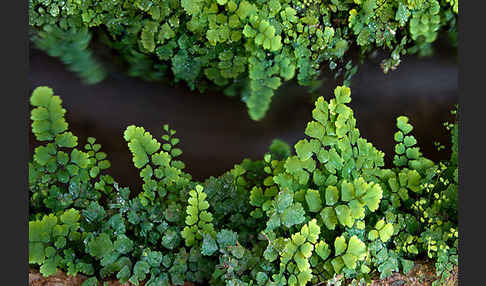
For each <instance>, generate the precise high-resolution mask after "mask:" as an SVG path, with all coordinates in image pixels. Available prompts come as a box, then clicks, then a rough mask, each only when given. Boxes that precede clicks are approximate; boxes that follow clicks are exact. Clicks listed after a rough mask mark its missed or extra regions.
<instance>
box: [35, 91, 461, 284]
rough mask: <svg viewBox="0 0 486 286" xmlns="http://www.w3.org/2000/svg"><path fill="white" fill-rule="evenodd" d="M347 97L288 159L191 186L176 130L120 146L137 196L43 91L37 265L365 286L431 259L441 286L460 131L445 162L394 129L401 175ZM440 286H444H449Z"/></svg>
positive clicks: (325, 112)
mask: <svg viewBox="0 0 486 286" xmlns="http://www.w3.org/2000/svg"><path fill="white" fill-rule="evenodd" d="M350 94H351V92H350V89H349V88H347V87H346V86H339V87H337V88H336V89H335V92H334V97H333V98H331V99H330V100H329V101H327V100H325V99H324V98H323V97H320V98H318V99H317V101H316V103H315V108H314V110H313V111H312V117H313V120H312V121H311V122H309V123H308V125H307V128H306V129H305V135H307V138H304V139H302V140H300V141H298V142H297V143H296V144H295V146H294V148H293V149H294V150H295V153H293V151H292V149H291V148H290V146H288V145H287V144H286V143H284V142H282V141H279V140H276V141H274V143H273V144H272V145H271V146H270V150H269V152H268V153H267V154H265V156H264V158H263V160H256V161H252V160H249V159H245V160H243V161H242V162H241V163H240V164H237V165H235V166H234V168H233V169H232V170H229V171H228V172H226V173H225V174H223V175H221V176H220V177H216V178H215V177H211V178H209V179H207V180H206V181H204V182H196V181H194V180H193V179H192V177H191V175H190V174H188V173H186V172H185V171H184V167H185V166H184V163H182V162H181V161H179V160H177V157H178V156H179V155H180V154H181V152H182V151H181V150H180V149H179V148H177V144H178V142H179V139H178V138H177V137H175V134H176V132H175V131H174V130H172V129H171V128H169V127H168V126H167V125H165V126H164V128H163V129H164V134H163V135H162V136H161V138H160V140H158V139H157V138H154V137H153V136H152V135H151V134H150V133H149V132H147V131H145V130H144V129H143V128H142V127H136V126H129V127H128V128H127V129H126V131H125V134H124V138H125V140H126V141H127V143H128V148H129V150H130V152H131V153H132V155H133V163H134V166H135V167H136V168H137V169H138V170H139V171H140V177H141V183H142V185H141V189H140V190H136V192H134V193H132V192H131V191H130V190H129V189H128V188H123V187H120V186H118V184H117V183H116V182H115V181H114V179H113V178H112V177H110V176H109V175H108V174H107V173H106V172H107V170H108V169H109V167H110V164H109V162H108V160H107V159H106V158H107V155H106V154H105V153H103V152H102V151H101V146H100V145H99V144H97V143H96V141H95V139H94V138H91V137H90V138H88V142H87V144H86V145H85V146H84V148H80V147H79V146H78V138H77V137H76V136H74V135H73V134H72V133H71V132H69V131H68V124H67V122H66V120H65V117H64V116H65V112H66V111H65V109H63V108H62V105H61V103H62V102H61V99H60V98H59V97H58V96H56V95H54V93H53V90H52V89H50V88H48V87H38V88H37V89H35V90H34V92H33V94H32V97H31V104H32V105H33V107H34V108H33V110H32V115H31V119H32V121H33V122H32V132H33V133H34V135H35V136H36V138H37V140H38V141H39V142H41V143H42V144H41V145H40V146H38V147H37V148H36V149H35V154H34V157H33V159H32V161H31V162H30V163H29V171H30V173H29V186H30V214H29V263H30V264H31V265H38V266H40V272H41V273H42V274H43V275H45V276H48V275H52V274H54V273H55V272H56V271H57V270H58V269H61V270H63V271H66V272H67V274H68V275H76V274H77V273H82V274H85V275H87V276H89V277H90V278H89V279H87V280H86V281H85V282H84V284H83V286H89V285H99V284H98V283H99V281H101V280H104V279H107V278H114V277H116V279H118V280H120V282H121V283H125V282H127V281H129V282H130V283H132V284H134V285H139V284H140V283H142V281H143V282H144V283H145V284H144V285H147V286H150V285H167V286H168V285H183V284H184V282H188V281H190V282H195V283H197V284H202V283H209V284H211V285H260V286H263V285H266V286H270V285H308V284H311V283H312V284H313V285H315V284H317V283H320V282H326V281H329V280H331V279H335V277H336V275H338V274H342V275H344V276H345V277H346V278H349V279H352V280H354V281H355V282H356V283H361V282H369V281H370V280H371V279H372V277H374V275H377V274H379V276H380V277H382V278H384V277H387V276H389V275H391V274H392V272H396V271H401V272H404V273H407V272H408V271H410V269H411V268H412V267H413V265H414V259H416V258H421V257H422V258H423V257H425V256H428V257H429V258H430V259H432V260H433V261H434V262H435V265H436V271H437V274H438V277H439V278H440V279H445V278H447V275H448V274H449V272H450V270H451V269H452V267H453V266H454V265H457V263H458V261H457V255H458V253H457V237H458V232H457V194H458V165H457V160H458V141H457V140H458V139H457V133H458V125H457V123H455V124H448V125H447V128H449V129H450V130H451V135H452V142H453V144H452V155H451V158H450V160H447V161H443V162H438V163H434V162H432V161H431V160H429V159H427V158H425V157H424V156H423V154H422V153H421V152H420V148H419V147H418V145H417V141H416V139H415V138H414V137H413V135H412V131H413V126H412V125H411V124H410V122H409V121H408V119H407V118H406V117H403V116H401V117H398V118H397V128H398V130H397V132H396V133H395V135H394V140H395V141H396V145H395V146H396V148H395V151H396V154H395V160H394V167H392V168H385V167H384V160H383V157H384V154H383V152H381V151H379V150H377V149H376V148H375V147H374V146H373V145H372V144H371V143H369V142H368V141H367V140H366V139H364V138H362V137H361V136H360V132H359V130H358V129H357V127H356V120H355V118H354V114H353V110H352V109H351V108H350V107H349V106H348V104H349V102H350V101H351V97H350ZM440 279H439V280H437V281H436V282H434V283H435V285H439V283H440V281H441V280H440Z"/></svg>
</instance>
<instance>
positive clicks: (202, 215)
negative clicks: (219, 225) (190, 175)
mask: <svg viewBox="0 0 486 286" xmlns="http://www.w3.org/2000/svg"><path fill="white" fill-rule="evenodd" d="M189 195H190V198H189V199H188V203H189V205H188V206H187V209H186V213H187V215H186V220H185V221H186V227H184V229H183V231H182V232H181V235H182V237H183V238H184V239H185V242H186V245H187V246H192V245H194V244H195V243H196V241H201V240H202V238H203V235H204V234H208V235H211V236H212V237H215V235H216V232H215V230H214V226H213V224H212V221H213V215H212V214H211V213H210V212H209V211H207V209H208V208H209V203H208V201H207V200H206V198H207V195H206V193H205V192H204V191H203V187H202V186H200V185H197V186H196V189H195V190H191V191H190V192H189Z"/></svg>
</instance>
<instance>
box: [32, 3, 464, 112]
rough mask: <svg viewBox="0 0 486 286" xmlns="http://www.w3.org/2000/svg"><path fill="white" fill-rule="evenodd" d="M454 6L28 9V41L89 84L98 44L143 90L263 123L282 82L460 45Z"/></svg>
mask: <svg viewBox="0 0 486 286" xmlns="http://www.w3.org/2000/svg"><path fill="white" fill-rule="evenodd" d="M457 12H458V0H328V1H315V0H270V1H261V0H194V1H189V0H181V1H177V0H132V1H123V0H101V1H97V0H83V1H81V0H62V1H61V0H29V24H30V27H31V30H32V34H33V37H32V40H33V42H34V43H35V44H36V46H37V47H39V48H41V49H42V50H44V51H46V52H47V53H48V54H49V55H51V56H56V57H59V58H60V59H61V60H62V61H63V62H65V63H66V64H67V65H68V66H69V68H70V69H71V70H73V71H75V72H77V73H78V74H79V76H80V77H81V78H82V79H84V80H85V81H86V82H88V83H95V82H99V81H100V80H102V79H103V77H104V76H105V72H104V70H103V67H102V66H101V65H100V64H99V63H98V62H97V61H96V58H95V57H94V56H93V54H92V52H91V50H90V48H89V47H88V44H89V43H90V40H91V38H95V39H97V42H98V43H99V44H100V45H102V46H103V45H104V46H105V47H107V48H110V49H111V50H112V51H113V53H112V54H113V55H117V56H119V57H120V58H121V59H122V61H123V62H125V63H126V66H127V73H128V74H129V75H131V76H136V77H142V78H144V79H147V80H157V81H159V80H169V81H171V82H179V81H184V82H185V83H187V85H188V86H189V87H190V89H191V90H195V89H197V90H199V91H201V92H202V91H204V90H206V89H208V88H219V89H221V90H223V91H224V93H225V94H227V95H230V96H239V97H240V98H241V99H242V100H243V101H244V102H245V103H246V106H247V108H248V112H249V115H250V117H251V118H252V119H254V120H259V119H261V118H263V117H264V115H265V113H266V112H267V110H268V109H269V106H270V103H271V100H272V97H273V96H274V94H275V92H276V90H277V89H278V88H279V87H280V86H281V85H282V84H283V82H285V81H289V80H292V79H295V80H296V81H297V82H298V84H299V85H302V86H309V87H311V88H314V87H315V86H316V85H318V84H319V74H320V72H321V69H322V68H326V69H327V68H328V69H329V70H331V71H332V73H334V75H335V76H339V75H341V76H343V77H344V78H345V79H346V80H349V78H350V77H351V76H352V75H353V74H354V73H355V72H356V68H357V66H356V64H357V60H356V59H355V58H353V57H352V56H351V55H350V52H349V51H350V50H351V49H352V48H355V49H357V50H358V51H359V55H360V58H361V59H364V57H366V56H367V55H369V54H371V53H372V52H374V51H377V50H382V51H385V52H386V54H388V55H389V56H388V58H386V59H385V60H383V62H382V68H383V70H384V71H385V72H388V71H389V70H393V69H395V68H396V67H397V66H398V64H399V63H400V61H401V56H403V55H405V54H407V53H418V54H421V55H428V54H430V53H432V43H433V42H434V41H436V40H437V38H438V37H439V35H440V34H441V33H442V34H444V33H447V34H449V35H450V36H451V38H452V39H455V41H457V32H456V20H457Z"/></svg>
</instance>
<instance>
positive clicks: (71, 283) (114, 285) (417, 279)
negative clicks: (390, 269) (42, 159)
mask: <svg viewBox="0 0 486 286" xmlns="http://www.w3.org/2000/svg"><path fill="white" fill-rule="evenodd" d="M86 279H87V277H86V276H84V275H77V276H74V277H73V276H67V275H66V274H65V273H63V272H61V271H58V273H57V274H55V275H52V276H49V277H43V276H42V275H41V274H40V273H39V271H38V270H37V269H29V286H79V285H81V284H82V283H83V281H84V280H86ZM436 279H437V276H436V274H435V271H434V265H433V264H431V263H430V262H428V263H427V262H421V261H417V262H416V263H415V266H414V267H413V268H412V270H411V271H410V272H409V273H408V274H407V275H404V274H401V273H393V274H392V275H391V276H390V277H387V278H385V279H375V280H373V282H372V283H371V286H430V285H431V284H432V282H433V281H435V280H436ZM104 282H105V281H104ZM106 282H108V286H132V285H133V284H131V283H129V282H127V283H124V284H121V283H120V282H119V281H117V280H106ZM144 284H145V283H143V282H142V283H141V284H140V286H143V285H144ZM457 285H458V268H457V266H455V267H454V268H453V270H452V272H451V275H450V276H449V278H448V279H447V281H446V282H445V284H443V285H442V286H457ZM184 286H194V284H193V283H190V282H186V284H184Z"/></svg>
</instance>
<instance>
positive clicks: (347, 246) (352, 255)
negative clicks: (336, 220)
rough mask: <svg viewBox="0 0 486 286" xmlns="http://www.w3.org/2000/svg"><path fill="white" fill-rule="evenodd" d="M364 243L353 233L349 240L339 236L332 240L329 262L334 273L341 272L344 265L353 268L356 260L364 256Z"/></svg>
mask: <svg viewBox="0 0 486 286" xmlns="http://www.w3.org/2000/svg"><path fill="white" fill-rule="evenodd" d="M366 253H367V251H366V245H365V244H364V242H362V241H361V240H360V239H359V238H358V237H357V236H356V235H353V236H352V237H351V238H350V239H349V241H347V242H346V238H345V237H343V236H339V237H337V238H336V240H335V241H334V255H335V257H334V258H333V259H332V260H331V264H332V266H333V268H334V271H335V272H336V273H341V271H342V270H343V268H344V267H346V268H348V269H350V270H354V269H355V268H356V265H357V262H358V261H361V260H363V259H364V258H365V257H366Z"/></svg>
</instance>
